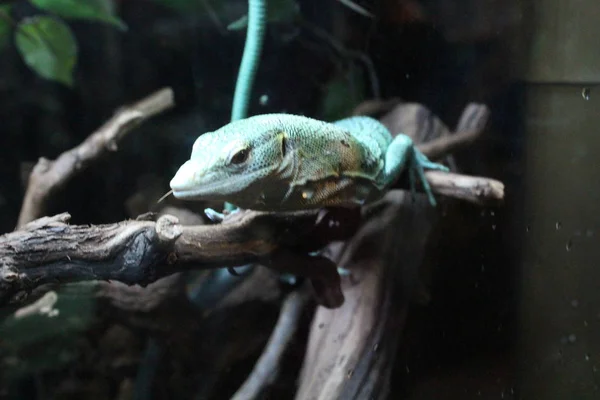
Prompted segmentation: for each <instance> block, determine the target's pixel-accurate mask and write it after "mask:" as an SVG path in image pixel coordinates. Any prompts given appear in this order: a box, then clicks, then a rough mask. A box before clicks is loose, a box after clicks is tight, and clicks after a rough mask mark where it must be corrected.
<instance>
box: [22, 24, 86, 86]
mask: <svg viewBox="0 0 600 400" xmlns="http://www.w3.org/2000/svg"><path fill="white" fill-rule="evenodd" d="M15 43H16V45H17V49H18V50H19V53H20V54H21V57H23V60H24V61H25V64H27V65H28V66H29V68H31V69H32V70H34V71H35V72H36V73H37V74H38V75H40V76H42V77H44V78H46V79H50V80H54V81H58V82H61V83H63V84H65V85H67V86H73V68H74V67H75V63H76V61H77V43H76V42H75V38H74V37H73V33H71V29H69V27H68V26H67V25H65V24H64V23H62V22H60V21H59V20H57V19H55V18H52V17H45V16H44V17H33V18H28V19H25V20H23V22H21V23H20V24H19V27H18V28H17V31H16V34H15Z"/></svg>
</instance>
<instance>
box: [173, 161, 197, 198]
mask: <svg viewBox="0 0 600 400" xmlns="http://www.w3.org/2000/svg"><path fill="white" fill-rule="evenodd" d="M197 175H198V174H197V165H196V164H195V163H194V162H192V161H191V160H188V161H186V162H185V163H184V164H183V165H182V166H181V167H179V170H178V171H177V173H176V174H175V176H174V177H173V179H171V182H170V184H169V185H170V186H171V189H172V190H173V195H174V196H175V197H179V196H180V195H182V196H185V194H186V192H189V191H191V190H193V189H195V188H196V186H197V183H196V180H197Z"/></svg>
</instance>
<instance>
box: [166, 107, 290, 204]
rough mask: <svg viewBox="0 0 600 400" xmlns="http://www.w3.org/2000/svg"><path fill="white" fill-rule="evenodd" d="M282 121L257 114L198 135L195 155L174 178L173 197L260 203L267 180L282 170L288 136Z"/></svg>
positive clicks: (194, 149) (193, 151) (193, 152)
mask: <svg viewBox="0 0 600 400" xmlns="http://www.w3.org/2000/svg"><path fill="white" fill-rule="evenodd" d="M261 117H262V118H261ZM278 121H279V120H278V118H273V117H269V116H257V117H251V118H248V119H245V120H239V121H234V122H232V123H230V124H227V125H225V126H224V127H222V128H220V129H218V130H216V131H214V132H208V133H205V134H203V135H201V136H200V137H198V139H196V141H195V142H194V145H193V147H192V154H191V157H190V159H189V160H188V161H186V162H185V163H184V164H183V165H182V166H181V167H180V168H179V170H178V171H177V173H176V174H175V176H174V177H173V179H172V180H171V183H170V186H171V189H172V190H173V195H174V196H175V197H176V198H178V199H184V200H186V199H187V200H212V201H226V202H230V203H234V204H237V205H242V204H252V203H254V202H255V201H256V199H257V198H258V197H259V196H260V193H261V190H260V189H261V187H262V186H265V185H266V184H264V181H265V179H267V178H268V177H269V176H272V175H273V173H275V172H276V171H277V170H278V168H279V166H280V165H281V163H282V160H283V157H284V156H285V134H284V133H283V132H282V130H281V129H280V128H279V126H280V124H279V123H278Z"/></svg>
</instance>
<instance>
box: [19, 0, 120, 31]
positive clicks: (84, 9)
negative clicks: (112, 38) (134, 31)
mask: <svg viewBox="0 0 600 400" xmlns="http://www.w3.org/2000/svg"><path fill="white" fill-rule="evenodd" d="M30 1H31V2H32V3H33V4H34V5H35V6H36V7H38V8H41V9H42V10H46V11H49V12H51V13H54V14H56V15H58V16H60V17H63V18H67V19H69V18H70V19H87V20H92V21H101V22H106V23H109V24H112V25H114V26H116V27H117V28H119V29H121V30H126V29H127V25H125V23H124V22H123V21H121V20H120V19H119V18H118V17H117V16H115V15H114V14H113V12H112V6H111V3H110V0H30Z"/></svg>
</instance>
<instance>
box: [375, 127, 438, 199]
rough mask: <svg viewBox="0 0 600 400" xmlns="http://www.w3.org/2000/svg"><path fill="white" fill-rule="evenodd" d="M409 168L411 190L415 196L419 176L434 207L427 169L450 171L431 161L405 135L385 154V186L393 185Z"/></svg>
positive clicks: (398, 137)
mask: <svg viewBox="0 0 600 400" xmlns="http://www.w3.org/2000/svg"><path fill="white" fill-rule="evenodd" d="M407 167H408V168H409V171H408V172H409V181H410V189H411V192H412V193H413V194H414V192H415V184H416V180H417V177H416V176H415V174H416V175H418V179H420V181H421V184H422V185H423V189H424V190H425V193H426V194H427V197H428V198H429V203H431V205H432V206H435V205H436V201H435V198H434V197H433V193H432V191H431V187H430V186H429V182H427V178H425V169H426V168H427V169H435V170H439V171H449V169H448V167H446V166H444V165H442V164H438V163H434V162H432V161H430V160H429V159H428V158H427V157H426V156H425V154H423V153H421V152H420V151H419V150H418V149H417V148H416V147H415V145H414V143H413V141H412V139H411V138H410V137H408V136H406V135H404V134H399V135H397V136H396V137H395V138H394V140H392V142H391V143H390V145H389V146H388V148H387V151H386V153H385V169H384V172H385V186H386V187H389V186H390V185H392V184H393V183H394V182H395V181H396V180H397V179H398V178H399V177H400V175H401V174H402V172H403V171H404V169H405V168H407Z"/></svg>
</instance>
